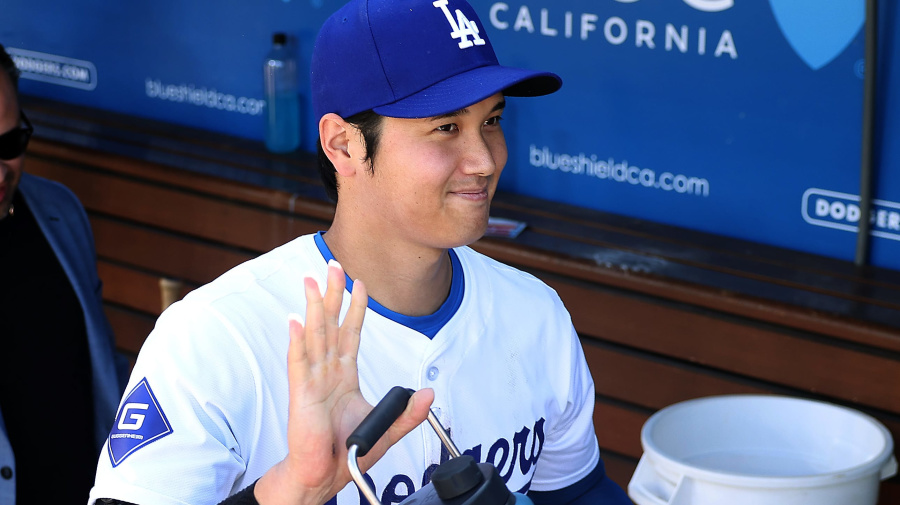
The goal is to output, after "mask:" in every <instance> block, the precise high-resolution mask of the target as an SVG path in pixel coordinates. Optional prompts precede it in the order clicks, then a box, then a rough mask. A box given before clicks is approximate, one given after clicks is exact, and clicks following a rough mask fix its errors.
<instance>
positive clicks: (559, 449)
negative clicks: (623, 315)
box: [90, 235, 599, 505]
mask: <svg viewBox="0 0 900 505" xmlns="http://www.w3.org/2000/svg"><path fill="white" fill-rule="evenodd" d="M451 256H452V257H453V258H454V275H453V288H452V289H451V295H450V297H449V298H448V300H447V302H446V303H445V304H444V306H443V307H442V308H441V309H439V310H438V312H437V313H436V314H434V315H431V316H425V317H424V318H409V317H407V316H401V315H399V314H396V313H392V312H390V311H389V310H387V309H385V308H383V307H381V306H380V305H378V304H377V303H372V301H371V300H370V306H369V308H368V309H367V312H366V315H365V321H364V324H363V330H362V335H361V343H360V351H359V358H358V363H359V379H360V388H361V390H362V393H363V396H364V397H365V398H366V399H367V400H368V401H369V402H370V403H371V404H373V405H374V404H375V403H377V402H378V401H379V400H380V399H381V398H382V396H383V395H384V394H385V393H387V391H388V390H390V389H391V387H393V386H404V387H408V388H412V389H421V388H425V387H430V388H433V389H434V392H435V400H434V404H433V406H432V410H433V411H434V413H435V414H436V415H437V417H438V418H439V419H440V421H441V423H442V424H443V425H444V426H445V427H446V428H447V429H448V430H449V431H450V433H451V437H452V439H453V441H454V442H455V443H456V445H457V447H458V448H459V449H460V450H461V451H462V452H464V453H468V454H471V455H472V456H473V457H474V458H475V459H476V460H477V461H480V462H490V463H492V464H494V466H496V467H497V468H498V470H499V473H500V475H501V476H502V477H503V479H504V480H505V481H506V483H507V486H508V487H509V488H510V489H511V490H512V491H524V490H526V489H529V488H530V489H533V490H538V491H549V490H555V489H560V488H563V487H566V486H568V485H570V484H573V483H575V482H577V481H578V480H580V479H582V478H583V477H585V476H586V475H587V474H588V473H590V471H591V470H593V469H594V467H595V466H596V464H597V462H598V460H599V449H598V444H597V440H596V437H595V434H594V429H593V406H594V387H593V382H592V381H591V377H590V373H589V371H588V369H587V364H586V363H585V360H584V355H583V352H582V350H581V346H580V343H579V341H578V338H577V335H576V334H575V331H574V328H573V327H572V323H571V320H570V318H569V315H568V312H567V311H566V310H565V308H564V307H563V305H562V302H561V301H560V299H559V297H558V296H557V294H556V293H555V292H554V291H553V290H552V289H550V288H549V287H548V286H546V285H545V284H544V283H542V282H541V281H539V280H538V279H536V278H535V277H533V276H531V275H529V274H527V273H524V272H521V271H518V270H516V269H514V268H511V267H509V266H506V265H503V264H501V263H498V262H496V261H494V260H492V259H490V258H487V257H485V256H483V255H481V254H479V253H477V252H475V251H473V250H471V249H470V248H468V247H461V248H457V249H454V250H453V251H452V254H451ZM330 257H331V253H330V252H329V251H328V250H327V247H325V244H324V241H323V240H321V237H320V236H319V235H307V236H303V237H300V238H298V239H296V240H293V241H291V242H289V243H288V244H285V245H283V246H281V247H279V248H277V249H274V250H273V251H271V252H269V253H266V254H264V255H262V256H260V257H258V258H256V259H254V260H251V261H248V262H246V263H244V264H242V265H239V266H237V267H235V268H234V269H232V270H231V271H229V272H227V273H225V274H224V275H222V276H221V277H219V278H218V279H216V280H215V281H213V282H211V283H210V284H208V285H206V286H203V287H201V288H199V289H197V290H195V291H193V292H192V293H190V294H189V295H188V296H186V297H185V299H184V300H182V301H180V302H178V303H175V304H174V305H172V306H171V307H170V308H169V309H167V310H166V311H165V313H163V314H162V316H160V318H159V320H158V321H157V324H156V327H155V328H154V330H153V332H152V333H151V334H150V335H149V337H148V338H147V340H146V342H145V344H144V347H143V348H142V349H141V353H140V356H139V358H138V360H137V363H136V365H135V368H134V371H133V373H132V376H131V380H130V381H129V385H128V387H127V388H126V392H125V395H124V397H123V399H122V402H121V403H120V406H119V411H118V414H117V418H116V421H115V425H114V428H113V430H112V432H111V433H110V437H109V438H108V439H107V442H106V445H105V446H104V450H103V451H104V452H103V454H102V455H101V457H100V462H99V465H98V470H97V480H96V484H95V487H94V489H93V490H92V491H91V498H90V503H93V502H94V500H96V499H98V498H117V499H120V500H124V501H129V502H132V503H137V504H141V505H151V504H152V505H165V504H198V505H199V504H208V503H218V502H219V501H220V500H222V499H224V498H226V497H227V496H229V495H231V494H233V493H235V492H237V491H239V490H241V489H243V488H244V487H246V486H248V485H250V484H251V483H253V482H254V481H255V480H256V479H258V478H259V477H260V476H262V475H263V474H264V473H265V472H266V471H267V470H268V469H269V468H271V467H272V466H273V465H275V464H276V463H278V462H279V461H280V460H282V459H283V458H284V456H285V455H286V454H287V441H286V433H287V412H288V382H287V368H286V367H287V363H286V360H287V358H286V356H287V348H288V340H289V337H288V314H290V313H292V312H296V313H299V314H301V315H304V310H305V295H304V288H303V278H304V277H306V276H311V277H314V278H316V280H317V281H318V282H319V285H320V286H324V285H325V275H326V271H327V267H326V265H327V263H326V262H327V259H328V258H330ZM349 298H350V297H349V294H347V295H346V296H345V300H344V302H345V304H344V307H343V309H342V310H343V313H345V312H346V310H347V307H348V306H349ZM429 318H430V319H429ZM411 326H412V327H419V328H420V329H421V328H428V327H433V328H434V329H435V330H436V333H434V335H433V338H429V337H428V336H426V335H424V334H423V333H422V332H420V331H416V330H414V329H411ZM424 331H427V330H424ZM442 457H443V458H444V459H446V458H447V455H446V451H445V450H444V451H442V445H441V442H440V440H439V439H438V437H437V436H436V435H435V433H434V431H433V430H432V429H431V427H430V426H429V425H428V423H423V425H422V426H419V427H418V428H417V429H416V430H414V431H412V432H411V433H410V434H408V435H407V436H406V437H404V438H403V439H402V440H401V441H400V442H399V443H398V444H396V445H395V446H393V447H392V448H391V449H390V450H388V452H387V454H386V455H385V456H384V457H383V458H382V459H381V460H380V461H379V462H378V463H376V464H375V466H374V467H373V468H372V469H371V470H369V472H368V474H367V475H368V476H369V477H371V482H372V484H374V487H375V490H376V494H377V496H378V497H379V498H380V499H381V501H382V503H384V504H388V503H397V502H399V501H401V500H402V499H403V498H405V497H406V496H408V495H409V494H411V493H413V492H414V491H416V490H417V489H419V488H420V487H422V485H423V484H424V483H427V482H428V479H429V476H430V473H431V471H433V469H434V468H435V467H436V465H438V464H439V463H440V462H441V461H442ZM359 503H367V502H366V501H365V499H364V498H362V496H361V495H360V493H359V492H358V490H357V489H356V486H355V485H354V484H353V483H350V484H349V485H348V486H347V487H346V488H344V489H343V490H342V491H341V492H340V493H339V494H338V496H337V504H338V505H356V504H359Z"/></svg>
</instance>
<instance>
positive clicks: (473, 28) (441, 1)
mask: <svg viewBox="0 0 900 505" xmlns="http://www.w3.org/2000/svg"><path fill="white" fill-rule="evenodd" d="M447 1H448V0H435V1H434V2H433V3H432V5H434V6H435V7H437V8H439V9H441V10H442V11H444V16H445V17H446V18H447V21H448V22H449V23H450V27H451V28H453V31H452V32H450V36H451V37H453V38H454V39H459V48H460V49H466V48H468V47H472V46H483V45H484V39H482V38H481V36H480V35H479V34H480V33H481V32H480V31H478V24H476V23H475V22H474V21H469V18H467V17H466V15H465V14H463V13H462V11H461V10H459V9H456V19H453V14H451V13H450V9H449V8H448V7H447ZM470 36H471V37H472V39H473V40H469V37H470Z"/></svg>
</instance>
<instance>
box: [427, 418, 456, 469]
mask: <svg viewBox="0 0 900 505" xmlns="http://www.w3.org/2000/svg"><path fill="white" fill-rule="evenodd" d="M428 423H429V424H431V427H432V428H434V432H435V433H437V436H438V438H440V439H441V442H442V443H443V444H444V447H446V448H447V451H449V452H450V457H452V458H458V457H459V456H460V454H461V453H460V452H459V449H457V448H456V444H454V443H453V440H450V434H448V433H447V430H445V429H444V427H443V426H442V425H441V422H440V421H438V418H437V417H436V416H435V415H434V412H432V411H431V410H429V411H428Z"/></svg>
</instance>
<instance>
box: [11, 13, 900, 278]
mask: <svg viewBox="0 0 900 505" xmlns="http://www.w3.org/2000/svg"><path fill="white" fill-rule="evenodd" d="M342 3H343V0H218V1H212V0H156V1H155V2H152V3H151V2H146V1H140V0H138V1H136V2H106V1H103V0H81V1H79V2H63V1H61V0H30V1H29V2H13V3H12V4H11V5H9V4H7V5H6V6H4V13H3V16H4V21H3V23H2V26H0V43H3V44H4V45H6V46H7V47H8V48H10V52H12V53H13V54H14V57H15V59H16V62H17V64H18V65H19V66H20V68H21V69H22V70H23V77H24V79H23V80H22V83H21V88H22V92H23V93H25V94H30V95H36V96H42V97H48V98H53V99H56V100H62V101H65V102H71V103H76V104H81V105H87V106H93V107H97V108H101V109H108V110H113V111H117V112H124V113H128V114H134V115H138V116H144V117H148V118H153V119H159V120H164V121H170V122H174V123H179V124H184V125H188V126H194V127H199V128H204V129H208V130H213V131H218V132H222V133H227V134H232V135H237V136H241V137H246V138H250V139H259V140H261V139H262V138H263V131H264V113H265V106H266V105H265V101H264V100H263V89H262V68H261V64H262V59H263V57H264V55H265V53H266V52H267V50H268V48H269V45H270V40H271V34H272V33H273V32H275V31H285V32H287V33H288V34H289V35H290V36H291V39H292V41H293V43H294V44H295V49H296V53H297V55H298V60H299V66H300V68H301V69H307V68H308V66H309V59H310V53H311V49H312V44H313V40H314V38H315V34H316V32H317V30H318V27H319V26H320V25H321V23H322V22H323V21H324V19H325V18H326V17H327V16H328V15H329V14H330V13H331V12H333V11H334V10H336V9H337V8H338V7H339V6H340V5H341V4H342ZM471 3H472V4H473V5H474V6H475V8H476V10H477V11H478V13H479V16H480V18H481V24H482V25H483V26H481V27H479V28H480V29H481V30H482V32H485V33H487V35H488V36H489V37H490V39H491V41H492V43H493V44H494V47H495V49H496V50H497V52H498V55H499V57H500V60H501V61H502V62H504V63H505V64H507V65H515V66H524V67H532V68H541V69H547V70H552V71H554V72H557V73H558V74H560V75H561V76H562V77H563V80H564V82H565V84H564V86H563V89H562V90H561V91H560V92H559V93H556V94H554V95H551V96H548V97H543V98H540V99H512V100H510V105H509V108H508V109H507V112H506V113H505V128H506V130H507V137H508V140H509V147H510V162H509V165H508V168H507V171H506V173H505V174H504V176H503V179H502V181H501V188H502V189H504V190H507V191H511V192H515V193H520V194H525V195H530V196H536V197H541V198H546V199H550V200H555V201H562V202H566V203H571V204H575V205H579V206H583V207H588V208H592V209H598V210H602V211H608V212H613V213H618V214H623V215H628V216H633V217H638V218H643V219H648V220H651V221H656V222H662V223H667V224H673V225H678V226H684V227H687V228H692V229H697V230H702V231H707V232H712V233H717V234H721V235H727V236H733V237H738V238H743V239H749V240H752V241H757V242H761V243H766V244H772V245H776V246H782V247H787V248H792V249H797V250H802V251H807V252H812V253H816V254H821V255H825V256H831V257H835V258H840V259H845V260H852V259H853V256H854V251H855V246H856V229H857V223H858V221H859V194H860V191H859V180H860V177H859V166H860V156H861V154H860V153H861V150H860V145H861V131H862V127H861V124H862V102H863V96H862V95H863V91H862V90H863V74H864V72H865V64H864V63H865V61H864V58H863V56H864V53H863V50H864V31H863V29H862V28H863V25H864V21H865V12H864V11H865V9H864V0H829V2H828V8H827V9H826V8H823V6H822V3H821V1H820V0H768V1H766V0H511V1H506V2H495V1H488V0H471ZM436 15H441V16H443V13H441V12H440V10H438V9H436ZM879 17H880V20H881V30H880V33H881V36H880V46H879V53H880V57H879V70H878V77H879V85H878V114H877V120H878V124H877V130H876V148H877V149H876V156H875V160H876V190H875V198H876V200H875V202H874V206H873V209H872V219H873V221H872V235H873V242H872V250H871V262H872V263H873V264H875V265H878V266H882V267H887V268H892V269H900V170H898V168H900V143H896V142H890V141H889V139H891V138H897V136H898V128H900V125H898V124H897V123H898V120H900V104H898V98H900V91H898V90H900V87H898V86H896V85H892V83H896V75H895V74H896V72H897V71H898V70H897V69H900V61H898V58H900V51H898V49H900V41H898V40H897V39H896V36H895V35H894V34H893V33H894V32H895V30H893V29H885V27H895V26H897V25H898V21H900V11H898V9H897V5H896V2H881V11H880V13H879ZM449 30H450V28H449V24H448V34H449ZM448 36H449V35H448ZM301 83H302V84H301V94H302V95H303V96H302V97H301V102H302V103H304V104H305V107H304V112H303V119H302V123H303V125H304V132H303V134H302V135H303V138H302V144H301V145H302V147H303V148H304V149H306V150H313V149H314V145H315V134H314V128H315V121H314V119H313V118H312V117H310V114H309V112H308V111H309V104H308V100H309V98H308V97H309V83H308V80H306V79H302V80H301Z"/></svg>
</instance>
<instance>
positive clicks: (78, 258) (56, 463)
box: [0, 45, 128, 505]
mask: <svg viewBox="0 0 900 505" xmlns="http://www.w3.org/2000/svg"><path fill="white" fill-rule="evenodd" d="M32 132H33V128H32V126H31V122H30V121H29V120H28V116H27V115H26V114H25V112H24V111H23V110H21V108H20V105H19V99H18V72H17V70H16V67H15V64H14V62H13V60H12V59H11V58H10V56H9V54H8V53H7V52H6V50H5V49H4V47H3V46H2V45H0V505H14V504H16V503H18V504H20V505H21V504H26V503H84V502H86V501H87V499H88V493H89V490H90V487H91V485H92V484H93V477H94V467H95V465H96V463H97V457H98V455H99V454H100V449H101V446H102V444H103V441H104V439H105V438H106V435H107V434H108V433H109V430H110V428H111V427H112V422H113V420H114V417H115V413H116V406H117V405H118V400H119V397H120V396H121V394H122V391H123V386H124V381H125V380H126V379H127V373H128V362H127V360H125V358H124V356H122V355H120V354H118V353H117V352H116V350H115V347H114V343H113V336H112V331H111V330H110V327H109V323H108V322H107V319H106V316H105V314H104V312H103V305H102V300H101V285H100V279H99V278H98V276H97V259H96V254H95V251H94V238H93V234H92V233H91V229H90V225H89V223H88V219H87V215H86V213H85V211H84V208H83V207H82V206H81V203H80V202H79V201H78V199H77V198H76V197H75V195H74V194H73V193H72V192H71V191H70V190H68V189H67V188H65V187H64V186H62V185H61V184H59V183H56V182H53V181H49V180H47V179H43V178H40V177H37V176H34V175H29V174H26V173H24V171H23V167H24V165H25V157H26V156H25V150H26V148H27V147H28V142H29V140H30V139H31V135H32ZM48 476H52V478H51V480H52V484H50V485H48Z"/></svg>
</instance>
